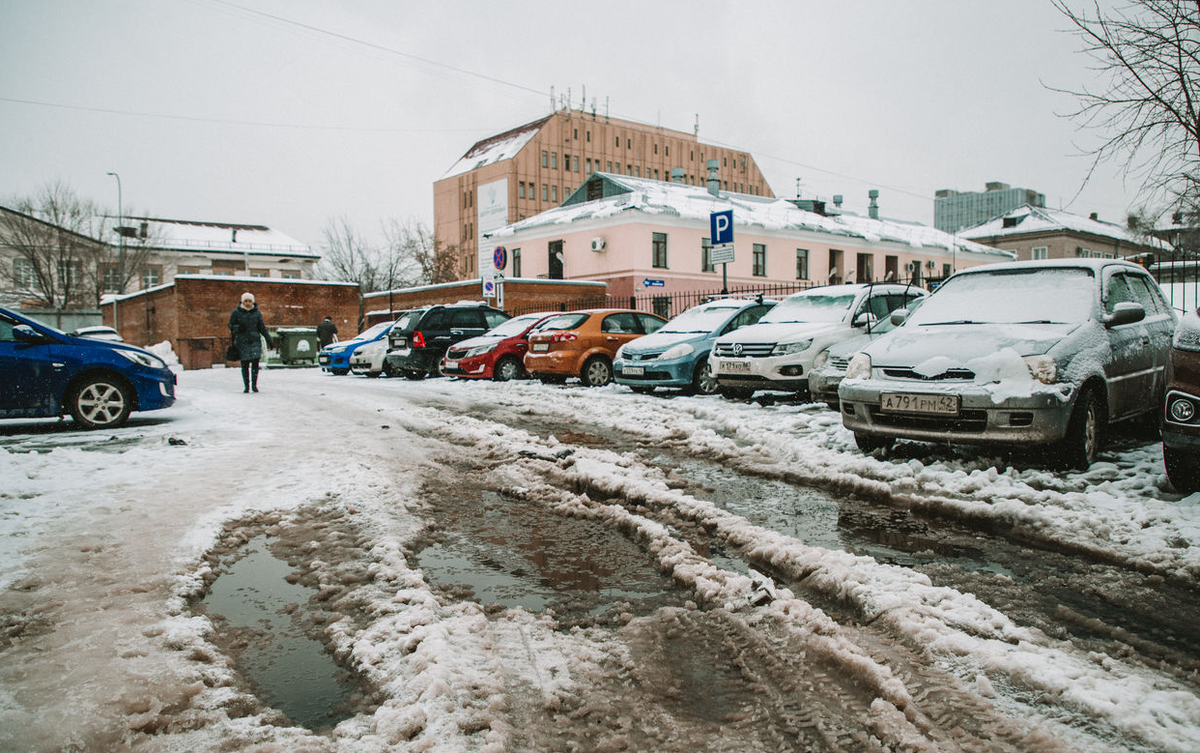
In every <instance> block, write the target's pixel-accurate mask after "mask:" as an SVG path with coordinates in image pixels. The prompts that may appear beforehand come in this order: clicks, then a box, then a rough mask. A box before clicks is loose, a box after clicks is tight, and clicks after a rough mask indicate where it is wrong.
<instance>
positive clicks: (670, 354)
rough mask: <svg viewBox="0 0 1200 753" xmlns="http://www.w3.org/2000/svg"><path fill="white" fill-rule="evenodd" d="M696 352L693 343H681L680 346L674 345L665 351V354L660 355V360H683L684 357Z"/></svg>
mask: <svg viewBox="0 0 1200 753" xmlns="http://www.w3.org/2000/svg"><path fill="white" fill-rule="evenodd" d="M695 352H696V349H695V348H694V347H692V344H691V343H679V344H678V345H672V346H671V347H669V348H667V349H666V350H665V351H663V353H662V354H660V355H659V357H658V360H659V361H672V360H674V359H676V358H683V357H684V356H688V355H691V354H692V353H695Z"/></svg>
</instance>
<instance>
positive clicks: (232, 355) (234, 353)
mask: <svg viewBox="0 0 1200 753" xmlns="http://www.w3.org/2000/svg"><path fill="white" fill-rule="evenodd" d="M225 360H226V361H240V360H241V358H240V354H239V353H238V349H237V345H235V344H233V343H229V347H228V348H226V349H225Z"/></svg>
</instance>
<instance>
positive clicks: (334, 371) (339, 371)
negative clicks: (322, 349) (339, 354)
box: [329, 369, 350, 376]
mask: <svg viewBox="0 0 1200 753" xmlns="http://www.w3.org/2000/svg"><path fill="white" fill-rule="evenodd" d="M329 373H330V374H333V375H334V376H346V375H347V374H349V373H350V369H330V370H329Z"/></svg>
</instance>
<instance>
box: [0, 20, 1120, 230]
mask: <svg viewBox="0 0 1200 753" xmlns="http://www.w3.org/2000/svg"><path fill="white" fill-rule="evenodd" d="M1065 28H1066V23H1065V20H1064V19H1063V18H1062V17H1061V16H1060V14H1059V13H1058V12H1057V11H1056V10H1055V9H1054V8H1053V7H1052V6H1051V5H1050V3H1049V0H1004V1H1003V2H996V1H995V0H908V1H906V2H895V1H894V0H870V1H867V0H863V1H861V2H855V1H854V0H847V1H845V2H821V3H817V2H807V1H802V0H787V1H780V2H751V1H745V2H736V3H734V2H714V1H709V0H686V1H680V2H674V1H660V0H654V1H653V2H650V1H648V0H639V1H637V2H627V1H626V0H607V1H606V2H596V3H586V4H585V3H580V2H562V1H561V0H556V1H555V2H542V1H541V0H522V1H521V2H503V1H502V0H480V1H478V2H473V1H472V2H467V1H465V0H423V1H421V2H407V1H406V0H337V1H336V2H335V1H334V0H327V1H324V2H318V1H317V0H0V201H2V202H8V201H10V200H11V199H12V198H13V197H14V196H22V195H29V194H32V193H34V192H35V191H37V190H38V189H39V188H41V187H43V186H44V185H46V184H47V183H49V182H51V181H56V180H61V181H63V182H65V183H67V184H68V185H70V186H71V187H72V188H74V189H75V190H76V191H77V192H78V193H79V194H81V195H83V196H85V197H87V198H91V199H94V200H96V201H98V202H100V203H102V204H105V205H107V206H109V207H111V208H112V210H113V211H114V212H115V211H116V205H117V198H118V192H117V185H116V181H115V180H114V179H113V178H112V177H110V176H108V175H106V173H108V172H110V171H113V172H116V173H118V174H119V175H120V178H121V184H122V196H123V205H124V210H125V213H126V214H134V213H146V214H150V215H152V216H157V217H166V218H172V219H186V220H207V221H221V222H242V223H261V224H266V225H270V226H271V227H274V228H276V229H278V230H280V231H282V232H284V233H286V234H288V235H291V236H292V237H294V238H296V239H297V240H300V241H302V242H304V243H307V244H310V245H312V246H314V247H317V246H319V244H320V242H321V231H322V229H323V228H324V227H325V226H326V225H327V223H328V222H329V220H330V219H331V218H337V217H344V218H346V219H347V220H348V221H349V222H350V223H351V224H352V225H354V226H355V227H357V228H359V229H360V230H361V231H362V232H364V233H366V234H368V235H372V236H377V235H378V229H379V227H380V224H381V222H382V221H383V220H384V219H386V218H389V217H394V218H397V219H399V220H407V219H410V218H415V219H418V220H421V221H423V222H425V223H427V224H428V223H431V222H432V215H433V188H432V184H433V182H434V181H435V180H437V179H438V178H440V177H441V176H442V175H443V174H444V173H445V171H446V170H447V169H449V168H450V166H451V165H453V164H454V162H455V161H456V160H457V159H458V158H459V157H460V156H462V155H463V153H464V152H466V150H467V149H469V148H470V146H471V145H472V144H473V143H474V142H475V141H477V140H479V139H481V138H485V137H487V136H489V135H492V134H495V133H499V132H501V131H503V130H507V129H509V128H512V127H514V126H517V125H521V124H523V123H526V122H529V121H532V120H535V119H537V118H540V117H542V116H544V115H546V114H548V113H549V112H550V108H551V98H550V90H551V87H554V88H555V91H556V92H557V93H558V95H560V96H562V95H565V94H566V93H567V90H568V89H570V92H571V95H572V98H573V100H574V101H575V103H576V105H577V106H578V105H579V104H580V102H581V96H582V94H583V91H584V89H585V87H586V92H587V98H588V107H589V109H590V107H591V101H592V100H593V99H594V100H595V101H596V108H597V110H598V112H599V113H601V114H603V113H604V112H605V110H606V109H607V111H608V112H610V113H611V114H612V115H613V116H616V117H622V118H629V119H633V120H639V121H642V122H647V123H651V124H658V125H662V126H664V127H668V128H673V129H677V130H683V131H691V130H692V128H693V127H694V125H695V123H696V119H697V116H698V117H699V124H700V138H701V140H702V141H706V142H709V143H718V144H722V145H728V146H732V147H737V148H741V149H745V150H748V151H749V152H751V153H752V154H753V155H754V157H755V158H756V159H757V160H758V163H759V165H760V167H761V168H762V169H763V171H764V173H765V175H766V177H767V180H768V181H769V183H770V184H771V187H772V189H773V190H774V191H775V193H776V194H777V195H779V196H788V197H791V196H795V195H796V188H797V178H800V180H801V185H800V190H801V192H802V194H803V195H804V196H806V197H812V196H818V197H821V198H829V197H831V196H832V195H833V194H837V193H840V194H843V195H844V196H845V198H846V204H847V206H848V208H850V209H853V210H858V211H865V208H866V204H867V191H868V189H870V188H878V189H879V190H880V193H881V195H880V206H881V211H882V213H883V214H884V215H886V216H889V217H896V218H903V219H911V220H917V221H921V222H926V223H929V224H932V222H933V194H934V191H936V190H937V189H939V188H954V189H958V190H964V191H978V190H983V187H984V183H985V182H987V181H993V180H998V181H1002V182H1005V183H1009V184H1011V185H1013V186H1019V187H1023V188H1031V189H1034V190H1037V191H1040V192H1042V193H1044V194H1045V195H1046V200H1047V203H1048V204H1049V205H1052V206H1056V207H1057V206H1062V207H1064V208H1066V209H1068V210H1070V211H1073V212H1076V213H1078V214H1083V215H1086V214H1088V213H1090V212H1098V213H1099V215H1100V217H1101V218H1102V219H1108V220H1112V221H1118V222H1120V221H1123V219H1124V217H1125V215H1126V212H1127V210H1128V209H1130V207H1132V206H1136V205H1137V203H1138V198H1137V194H1138V191H1137V186H1136V185H1132V184H1131V185H1124V184H1123V181H1122V178H1121V176H1120V173H1119V172H1118V171H1117V169H1116V168H1115V166H1113V167H1111V168H1105V169H1102V170H1101V171H1100V172H1099V173H1098V174H1097V175H1096V176H1095V177H1093V179H1092V181H1091V182H1090V183H1089V184H1088V185H1087V186H1083V187H1082V191H1081V186H1082V183H1083V180H1084V177H1085V176H1086V174H1087V172H1088V167H1089V165H1090V162H1089V160H1088V159H1087V158H1086V157H1081V156H1078V155H1079V151H1080V146H1081V145H1086V144H1088V143H1094V136H1090V135H1089V134H1088V133H1086V132H1083V133H1081V132H1080V131H1079V129H1078V126H1077V124H1075V123H1074V122H1072V121H1070V120H1068V119H1065V118H1063V117H1062V116H1061V115H1062V114H1063V113H1066V112H1069V111H1070V110H1071V109H1072V106H1073V102H1072V100H1071V99H1070V98H1069V97H1067V96H1066V95H1062V94H1058V93H1056V92H1053V91H1051V90H1049V89H1048V88H1046V85H1054V86H1060V87H1064V88H1077V87H1079V86H1081V85H1082V84H1083V83H1084V82H1088V81H1090V80H1091V75H1092V74H1091V73H1090V72H1089V70H1088V65H1089V61H1088V59H1087V58H1086V57H1084V56H1083V55H1082V54H1080V52H1079V49H1080V43H1079V41H1078V39H1077V38H1076V37H1074V36H1071V35H1070V34H1068V33H1065V31H1064V29H1065Z"/></svg>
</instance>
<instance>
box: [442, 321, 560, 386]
mask: <svg viewBox="0 0 1200 753" xmlns="http://www.w3.org/2000/svg"><path fill="white" fill-rule="evenodd" d="M552 316H555V314H554V313H551V312H541V313H537V314H522V315H521V316H514V317H513V318H512V319H509V320H508V321H506V322H504V323H503V324H501V325H500V326H498V327H495V328H493V329H490V330H488V331H487V332H485V333H484V334H482V335H480V336H479V337H472V338H471V339H469V340H463V341H462V342H459V343H455V344H454V345H451V346H450V348H449V349H448V350H447V351H446V357H445V358H444V359H443V360H442V372H443V373H444V374H446V376H456V377H463V378H466V379H495V380H496V381H497V382H507V381H508V380H510V379H520V378H523V377H525V376H526V374H525V366H524V364H523V362H522V359H523V358H524V357H525V351H526V350H527V349H528V347H529V331H530V330H531V329H533V328H534V327H536V326H537V325H538V324H540V323H542V322H544V321H546V320H547V319H549V318H550V317H552Z"/></svg>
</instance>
